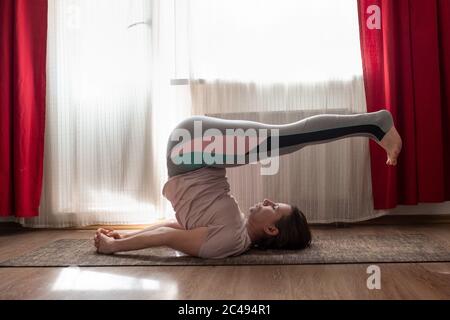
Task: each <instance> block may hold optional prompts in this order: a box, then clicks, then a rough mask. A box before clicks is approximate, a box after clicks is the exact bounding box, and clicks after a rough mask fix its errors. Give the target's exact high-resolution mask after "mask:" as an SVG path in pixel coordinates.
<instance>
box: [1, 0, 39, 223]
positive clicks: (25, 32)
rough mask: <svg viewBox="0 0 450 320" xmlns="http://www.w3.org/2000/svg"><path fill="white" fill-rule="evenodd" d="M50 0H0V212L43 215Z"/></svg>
mask: <svg viewBox="0 0 450 320" xmlns="http://www.w3.org/2000/svg"><path fill="white" fill-rule="evenodd" d="M46 47H47V0H0V216H16V217H33V216H37V215H38V214H39V202H40V197H41V189H42V173H43V151H44V126H45V91H46V72H45V69H46Z"/></svg>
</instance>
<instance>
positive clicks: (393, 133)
mask: <svg viewBox="0 0 450 320" xmlns="http://www.w3.org/2000/svg"><path fill="white" fill-rule="evenodd" d="M377 143H378V144H379V145H380V146H382V147H383V149H384V150H386V153H387V160H386V164H387V165H391V166H395V165H397V158H398V155H399V154H400V151H401V150H402V138H401V137H400V135H399V134H398V132H397V129H395V126H392V128H391V129H389V131H388V132H387V133H386V134H385V135H384V137H383V139H382V140H381V141H380V142H377Z"/></svg>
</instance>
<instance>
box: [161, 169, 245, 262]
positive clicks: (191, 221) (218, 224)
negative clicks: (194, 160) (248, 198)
mask: <svg viewBox="0 0 450 320" xmlns="http://www.w3.org/2000/svg"><path fill="white" fill-rule="evenodd" d="M163 195H164V196H165V197H166V198H167V200H169V201H170V202H171V203H172V207H173V209H174V210H175V213H176V214H175V216H176V218H177V220H178V223H179V224H180V225H182V226H183V227H184V228H185V229H186V230H190V229H194V228H199V227H208V236H207V239H206V241H205V242H204V244H203V245H202V246H201V248H200V252H199V256H200V257H202V258H215V259H219V258H225V257H228V256H236V255H239V254H241V253H243V252H245V251H247V250H248V249H249V248H250V246H251V239H250V236H249V234H248V232H247V228H246V226H245V223H246V220H247V218H246V217H245V216H244V214H243V213H242V212H241V210H240V209H239V206H238V204H237V202H236V200H235V199H234V197H233V196H232V195H231V194H230V185H229V184H228V180H227V177H226V170H225V169H224V168H209V167H204V168H201V169H198V170H195V171H191V172H188V173H184V174H181V175H177V176H174V177H172V178H170V179H169V180H168V181H167V182H166V184H165V185H164V188H163Z"/></svg>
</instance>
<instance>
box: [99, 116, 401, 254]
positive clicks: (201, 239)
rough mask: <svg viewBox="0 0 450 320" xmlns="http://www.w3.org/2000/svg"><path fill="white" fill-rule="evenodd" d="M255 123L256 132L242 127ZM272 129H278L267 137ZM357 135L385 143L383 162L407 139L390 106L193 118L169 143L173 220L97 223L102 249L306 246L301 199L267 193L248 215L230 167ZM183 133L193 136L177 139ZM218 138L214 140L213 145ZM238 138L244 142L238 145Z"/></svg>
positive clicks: (207, 250) (218, 250)
mask: <svg viewBox="0 0 450 320" xmlns="http://www.w3.org/2000/svg"><path fill="white" fill-rule="evenodd" d="M251 130H253V132H256V136H255V135H243V134H242V133H243V132H245V131H247V132H250V131H251ZM268 131H270V132H271V134H272V133H276V134H274V135H271V136H270V137H267V135H266V134H267V132H268ZM212 133H214V134H212ZM355 136H362V137H369V138H371V139H373V140H374V141H376V142H377V143H378V144H379V145H380V146H381V147H383V148H384V149H385V150H386V152H387V161H386V164H387V165H392V166H395V165H396V164H397V157H398V155H399V153H400V151H401V147H402V141H401V138H400V136H399V134H398V132H397V130H396V129H395V126H394V123H393V119H392V115H391V114H390V113H389V111H387V110H380V111H377V112H371V113H362V114H351V115H337V114H322V115H316V116H312V117H309V118H306V119H303V120H300V121H297V122H294V123H290V124H285V125H268V124H263V123H258V122H252V121H239V120H224V119H217V118H211V117H203V116H200V117H191V118H188V119H186V120H185V121H183V122H181V123H180V124H179V125H178V126H177V127H176V128H175V130H174V131H173V134H172V135H171V139H170V140H169V143H168V147H167V167H168V173H169V180H168V181H167V182H166V184H165V185H164V189H163V195H164V196H165V197H166V198H167V199H168V200H169V201H170V202H171V203H172V206H173V208H174V210H175V213H176V220H170V221H164V222H162V223H159V224H157V225H155V226H152V227H150V228H147V229H144V230H142V231H139V232H135V233H132V234H124V235H122V234H119V233H118V232H117V231H114V230H108V229H103V228H101V229H98V230H97V232H96V235H95V237H94V241H95V246H96V247H97V251H98V252H99V253H104V254H112V253H114V252H121V251H130V250H138V249H143V248H148V247H153V246H168V247H171V248H173V249H175V250H178V251H181V252H184V253H186V254H188V255H192V256H197V257H201V258H224V257H228V256H236V255H239V254H242V253H244V252H245V251H247V250H248V249H249V248H251V247H252V246H254V247H258V248H262V249H269V248H270V249H303V248H306V247H308V246H309V244H310V242H311V232H310V230H309V227H308V223H307V221H306V218H305V216H304V214H303V213H302V212H301V211H300V210H299V209H298V208H297V207H296V206H293V205H289V204H285V203H276V202H273V201H271V200H269V199H264V200H263V201H262V202H260V203H258V204H255V205H254V206H253V207H251V208H250V209H249V213H248V216H245V215H244V214H243V213H242V212H241V211H240V208H239V206H238V204H237V203H236V201H235V199H234V197H233V196H232V195H231V194H230V186H229V184H228V182H227V178H226V172H225V168H227V167H234V166H238V165H242V164H246V163H250V162H252V161H251V160H252V156H253V155H256V158H255V157H254V158H253V160H255V159H256V160H257V161H262V160H263V159H265V160H267V159H269V158H272V157H273V153H274V152H275V153H277V152H278V154H279V155H284V154H288V153H292V152H294V151H297V150H300V149H301V148H303V147H305V146H307V145H313V144H320V143H325V142H330V141H334V140H338V139H342V138H345V137H355ZM180 137H188V138H185V139H183V141H182V142H181V143H179V141H178V140H179V138H180ZM219 138H221V140H220V139H219ZM219 140H220V142H219ZM230 142H231V144H230ZM242 142H244V143H242ZM213 143H215V147H216V148H211V145H212V144H213ZM233 143H234V144H233ZM239 143H241V144H240V146H242V148H240V149H239V147H236V145H239ZM229 145H232V148H229ZM262 149H264V150H267V153H264V152H261V150H262ZM268 153H270V156H269V155H268ZM239 159H240V160H243V161H240V162H239V161H238V160H239ZM212 160H215V161H212Z"/></svg>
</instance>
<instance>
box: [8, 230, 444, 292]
mask: <svg viewBox="0 0 450 320" xmlns="http://www.w3.org/2000/svg"><path fill="white" fill-rule="evenodd" d="M313 232H314V233H315V234H316V235H317V234H321V233H327V234H330V233H331V234H333V233H339V232H345V233H352V234H360V233H361V234H362V233H365V234H367V233H376V234H382V233H385V232H386V233H390V234H392V233H424V234H427V235H428V236H430V237H432V238H434V239H436V240H437V241H439V242H440V243H441V244H443V245H445V246H447V247H448V248H449V250H450V224H427V225H391V226H386V225H370V226H361V225H357V226H351V227H346V228H334V227H315V228H314V229H313ZM93 233H94V231H93V230H53V231H52V230H44V231H38V230H32V231H30V230H28V231H27V230H25V231H24V230H22V231H18V230H9V229H8V230H0V261H3V260H6V259H9V258H13V257H16V256H19V255H21V254H23V253H25V252H28V251H31V250H34V249H36V248H38V247H40V246H43V245H45V244H47V243H49V242H52V241H54V240H57V239H63V238H78V239H81V238H91V237H92V235H93ZM378 266H379V267H380V268H381V290H369V289H368V288H367V286H366V282H367V277H368V274H367V273H366V270H367V267H368V264H350V265H285V266H283V265H279V266H201V267H199V266H151V267H97V268H0V299H270V300H271V299H283V300H290V299H450V263H398V264H378Z"/></svg>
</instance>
